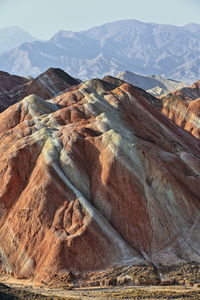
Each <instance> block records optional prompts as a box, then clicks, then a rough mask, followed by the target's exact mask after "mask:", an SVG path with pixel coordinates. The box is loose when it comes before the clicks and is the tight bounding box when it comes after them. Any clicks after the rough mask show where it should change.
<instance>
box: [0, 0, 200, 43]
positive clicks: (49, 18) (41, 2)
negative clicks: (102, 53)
mask: <svg viewBox="0 0 200 300" xmlns="http://www.w3.org/2000/svg"><path fill="white" fill-rule="evenodd" d="M199 12H200V0H0V29H1V28H4V27H9V26H13V25H15V26H19V27H21V28H23V29H24V30H26V31H28V32H29V33H30V34H32V35H33V36H34V37H36V38H41V39H48V38H50V37H51V36H53V35H54V34H55V33H56V32H57V31H59V30H61V29H64V30H72V31H81V30H85V29H89V28H91V27H94V26H98V25H102V24H104V23H108V22H112V21H117V20H125V19H136V20H139V21H143V22H154V23H161V24H172V25H178V26H181V25H185V24H188V23H198V24H200V13H199Z"/></svg>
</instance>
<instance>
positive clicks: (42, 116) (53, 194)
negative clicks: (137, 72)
mask: <svg viewBox="0 0 200 300" xmlns="http://www.w3.org/2000/svg"><path fill="white" fill-rule="evenodd" d="M0 174H1V176H0V207H1V216H0V245H1V249H0V255H1V258H0V261H1V269H2V270H3V269H4V270H6V271H7V272H11V273H13V274H14V275H15V276H18V277H28V278H30V277H34V278H42V277H43V276H44V275H46V274H48V275H50V274H52V273H56V272H57V273H58V272H61V271H62V272H64V271H65V270H71V271H89V270H99V269H103V268H106V267H108V266H110V265H114V264H116V263H117V264H118V263H120V264H125V263H133V264H144V263H149V262H150V263H153V264H154V265H174V264H183V263H185V262H190V261H195V262H200V254H199V246H200V238H199V229H200V222H199V213H200V199H199V195H200V176H199V175H200V155H199V142H198V141H197V140H196V139H195V138H194V137H192V136H191V135H190V134H189V133H187V132H185V131H183V130H182V129H180V128H178V127H177V126H176V125H175V124H173V123H172V122H171V121H170V120H168V119H167V118H166V117H165V116H164V115H162V114H161V113H160V112H159V111H158V110H157V109H156V108H154V107H153V106H152V104H151V103H150V102H149V101H147V99H146V98H145V94H144V93H143V92H142V91H140V90H138V89H136V88H134V87H133V86H131V85H128V84H127V83H122V84H119V85H115V84H113V83H109V82H106V81H102V80H97V79H96V80H91V81H87V82H85V83H83V84H81V85H80V86H76V87H73V88H71V89H69V90H68V91H67V92H65V93H63V94H61V95H59V96H58V97H56V98H54V99H52V100H51V101H45V100H43V99H42V98H40V97H37V96H34V95H31V96H29V97H26V98H25V99H23V100H22V101H21V102H19V103H17V104H15V105H13V106H11V107H10V108H9V109H7V110H6V111H5V112H3V113H2V114H0Z"/></svg>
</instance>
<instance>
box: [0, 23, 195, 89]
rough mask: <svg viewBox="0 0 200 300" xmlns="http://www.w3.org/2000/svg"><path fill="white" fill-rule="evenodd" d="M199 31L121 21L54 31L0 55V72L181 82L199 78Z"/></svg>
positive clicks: (188, 27)
mask: <svg viewBox="0 0 200 300" xmlns="http://www.w3.org/2000/svg"><path fill="white" fill-rule="evenodd" d="M199 63H200V27H199V26H196V27H195V26H183V27H177V26H171V25H161V24H155V23H143V22H139V21H136V20H124V21H118V22H113V23H108V24H104V25H102V26H98V27H94V28H91V29H89V30H87V31H81V32H70V31H59V32H58V33H57V34H56V35H55V36H53V37H52V39H51V40H49V41H46V42H39V41H35V42H33V43H25V44H23V45H21V46H20V47H18V48H16V49H13V50H11V51H9V52H7V53H3V54H2V55H0V69H2V70H5V71H7V72H10V73H16V74H19V75H32V76H34V77H35V76H37V75H38V74H40V73H41V72H44V71H45V70H46V69H48V68H49V67H59V68H62V69H64V70H65V71H66V72H68V73H69V74H72V75H73V76H74V77H77V78H81V79H82V80H85V79H88V78H93V77H103V76H105V75H107V74H110V75H115V74H117V73H119V72H121V71H123V70H130V71H133V72H137V73H140V74H159V75H163V76H165V77H167V78H173V79H176V80H179V81H183V82H186V83H188V82H189V83H190V82H194V81H196V80H197V79H198V78H200V71H199V70H200V69H199Z"/></svg>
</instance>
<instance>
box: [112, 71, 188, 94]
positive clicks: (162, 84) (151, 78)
mask: <svg viewBox="0 0 200 300" xmlns="http://www.w3.org/2000/svg"><path fill="white" fill-rule="evenodd" d="M116 77H117V78H119V79H122V80H124V81H127V82H128V83H130V84H133V85H135V86H138V87H140V88H142V89H144V90H146V91H147V92H148V93H150V94H152V95H154V96H161V95H162V94H165V93H167V92H171V91H175V90H177V89H181V88H183V87H185V86H186V84H185V83H183V82H179V81H176V80H172V79H167V78H164V77H163V76H160V75H141V74H137V73H133V72H130V71H125V72H121V73H119V74H117V75H116Z"/></svg>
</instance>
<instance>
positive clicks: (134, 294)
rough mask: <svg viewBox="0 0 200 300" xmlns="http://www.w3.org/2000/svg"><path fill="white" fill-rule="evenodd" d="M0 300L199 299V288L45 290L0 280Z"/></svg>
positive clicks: (21, 281) (145, 287)
mask: <svg viewBox="0 0 200 300" xmlns="http://www.w3.org/2000/svg"><path fill="white" fill-rule="evenodd" d="M0 282H1V283H0V299H1V300H4V299H6V300H11V299H16V300H18V299H19V300H21V299H22V300H25V299H27V300H29V299H40V300H43V299H45V300H53V299H55V300H60V299H68V300H70V299H79V300H92V299H96V300H100V299H108V300H111V299H195V300H198V299H200V288H199V287H196V286H193V287H187V286H180V285H174V286H123V287H92V288H72V289H71V290H70V289H69V287H67V288H64V287H61V288H49V287H47V286H42V287H41V286H39V285H36V284H33V282H31V281H28V280H16V279H13V278H7V277H1V278H0Z"/></svg>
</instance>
